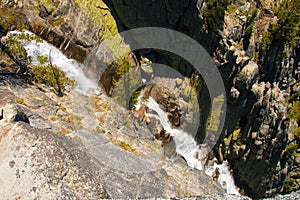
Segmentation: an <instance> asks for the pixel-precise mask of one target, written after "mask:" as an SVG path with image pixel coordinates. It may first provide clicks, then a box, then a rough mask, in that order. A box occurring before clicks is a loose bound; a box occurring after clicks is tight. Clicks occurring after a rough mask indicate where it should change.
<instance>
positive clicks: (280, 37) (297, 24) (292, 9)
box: [261, 0, 300, 50]
mask: <svg viewBox="0 0 300 200" xmlns="http://www.w3.org/2000/svg"><path fill="white" fill-rule="evenodd" d="M299 10H300V1H298V0H283V1H282V2H281V3H280V4H279V5H278V6H277V7H276V8H275V12H274V14H275V15H276V17H277V19H278V20H277V23H271V24H270V26H269V28H268V31H267V32H266V33H265V34H264V37H263V40H262V42H261V47H262V49H263V50H269V48H270V46H271V44H272V43H273V42H275V41H279V42H282V43H286V44H289V45H290V46H291V47H293V46H295V45H296V44H298V43H299V41H300V13H299Z"/></svg>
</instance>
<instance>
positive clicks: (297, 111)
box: [288, 101, 300, 124]
mask: <svg viewBox="0 0 300 200" xmlns="http://www.w3.org/2000/svg"><path fill="white" fill-rule="evenodd" d="M288 116H289V118H290V119H294V120H295V121H296V122H297V123H298V124H299V123H300V101H295V102H294V103H293V106H292V107H291V108H290V110H289V112H288Z"/></svg>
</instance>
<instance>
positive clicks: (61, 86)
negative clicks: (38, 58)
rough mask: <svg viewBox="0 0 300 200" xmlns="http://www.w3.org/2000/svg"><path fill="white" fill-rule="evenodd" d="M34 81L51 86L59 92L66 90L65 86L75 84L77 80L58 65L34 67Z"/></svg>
mask: <svg viewBox="0 0 300 200" xmlns="http://www.w3.org/2000/svg"><path fill="white" fill-rule="evenodd" d="M32 79H33V81H35V82H37V83H40V84H45V85H48V86H51V87H53V88H54V90H55V91H56V92H58V93H60V91H61V92H62V91H64V90H65V87H66V86H67V85H68V86H72V87H73V86H75V81H74V80H71V79H69V78H68V77H67V76H66V74H65V72H63V71H60V70H59V69H58V67H57V66H56V65H53V66H52V65H50V64H48V65H40V66H34V67H33V69H32Z"/></svg>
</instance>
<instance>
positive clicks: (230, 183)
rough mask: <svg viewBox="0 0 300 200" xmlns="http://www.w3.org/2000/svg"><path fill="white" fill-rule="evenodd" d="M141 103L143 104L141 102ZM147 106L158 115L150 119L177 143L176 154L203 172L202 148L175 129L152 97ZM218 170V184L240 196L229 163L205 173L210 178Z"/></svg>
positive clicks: (207, 169) (185, 134) (230, 192)
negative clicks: (158, 123)
mask: <svg viewBox="0 0 300 200" xmlns="http://www.w3.org/2000/svg"><path fill="white" fill-rule="evenodd" d="M139 103H141V102H140V100H139ZM145 105H146V106H147V107H148V108H149V109H151V110H153V111H155V112H156V113H157V115H155V114H147V115H148V116H149V117H155V118H157V119H158V120H159V121H160V123H161V125H162V126H163V127H164V129H165V131H166V132H168V133H170V134H171V135H172V136H173V138H174V141H175V143H176V152H177V153H178V154H179V155H181V156H183V157H184V158H185V160H186V162H187V164H188V165H189V166H190V167H192V168H196V169H199V170H203V166H202V164H201V160H199V158H201V151H200V146H199V145H198V144H197V143H196V141H195V140H194V138H193V137H192V136H191V135H189V134H187V133H185V132H183V131H182V130H179V129H173V128H172V127H171V123H170V122H169V119H168V116H167V114H166V113H165V112H164V111H163V110H162V109H161V108H160V107H159V104H158V103H157V102H156V101H155V100H154V99H153V98H152V97H149V99H148V100H147V101H146V103H145ZM195 154H197V155H198V157H195ZM216 168H218V169H219V176H218V182H219V183H220V184H221V186H222V187H223V188H224V189H226V191H227V193H228V194H235V195H240V194H239V192H238V191H237V189H236V187H235V184H234V179H233V177H232V175H231V173H230V169H229V165H228V162H227V161H224V162H223V163H222V164H220V165H217V164H216V163H214V166H205V173H206V174H207V175H209V176H212V175H213V173H214V172H215V170H216Z"/></svg>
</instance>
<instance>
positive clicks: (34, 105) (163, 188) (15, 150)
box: [0, 74, 225, 199]
mask: <svg viewBox="0 0 300 200" xmlns="http://www.w3.org/2000/svg"><path fill="white" fill-rule="evenodd" d="M0 75H1V74H0ZM2 78H4V79H5V77H2ZM19 81H20V83H22V84H20V85H21V86H20V85H9V84H6V85H2V86H0V94H1V95H0V105H1V109H2V110H3V119H1V120H0V127H1V129H0V149H1V152H2V153H1V155H0V161H1V164H0V169H1V172H4V173H1V174H0V186H1V187H0V188H1V189H0V195H1V197H4V198H8V199H11V198H30V199H34V198H47V199H55V198H62V199H67V198H69V199H103V198H154V197H157V198H158V197H165V198H171V197H184V196H200V195H205V194H220V195H221V194H224V193H225V191H224V190H223V189H222V188H221V186H220V185H219V184H218V183H217V182H215V181H213V180H212V178H211V177H209V176H207V175H205V174H204V172H202V171H198V170H195V169H191V168H190V167H188V166H187V164H186V162H185V161H184V160H183V159H182V158H181V157H180V156H178V155H177V154H176V152H173V154H172V155H170V156H169V157H168V158H166V154H168V152H166V151H165V149H164V148H163V147H162V144H161V141H159V140H156V139H155V138H154V136H153V134H152V133H151V131H150V130H149V129H148V128H147V126H145V125H144V124H143V123H141V122H140V120H139V119H136V118H133V117H132V116H130V115H129V114H128V111H127V110H126V109H125V108H123V107H121V106H120V105H118V104H117V103H116V102H114V101H113V100H112V99H111V98H110V97H107V96H106V95H104V94H102V92H99V91H95V92H93V91H90V92H89V93H88V95H83V94H80V93H77V92H76V91H73V90H71V91H70V92H67V91H66V93H65V95H64V97H61V98H59V97H57V96H56V95H55V94H54V93H53V91H52V90H51V88H48V87H44V86H42V85H41V86H40V89H41V87H42V88H43V92H41V91H40V90H39V89H37V88H36V87H35V86H32V85H26V83H24V82H22V80H19ZM15 82H18V80H15ZM15 113H23V114H22V116H23V118H22V120H17V121H16V120H10V119H15V118H12V117H11V116H15ZM18 116H19V115H18ZM25 116H26V117H27V118H25ZM24 119H28V120H29V121H30V124H28V123H25V122H24V121H26V120H24ZM16 185H17V186H18V187H16Z"/></svg>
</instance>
